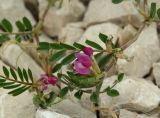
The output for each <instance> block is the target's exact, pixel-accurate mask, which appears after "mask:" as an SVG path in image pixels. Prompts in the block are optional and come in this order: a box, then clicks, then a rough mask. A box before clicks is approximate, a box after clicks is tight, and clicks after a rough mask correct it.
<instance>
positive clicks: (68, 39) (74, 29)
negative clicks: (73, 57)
mask: <svg viewBox="0 0 160 118" xmlns="http://www.w3.org/2000/svg"><path fill="white" fill-rule="evenodd" d="M81 25H82V23H70V24H68V25H67V26H66V27H64V28H63V29H62V32H61V33H60V35H59V40H60V41H64V42H65V43H68V44H73V43H74V42H77V41H79V40H80V38H81V36H82V34H83V32H84V30H83V29H82V26H81Z"/></svg>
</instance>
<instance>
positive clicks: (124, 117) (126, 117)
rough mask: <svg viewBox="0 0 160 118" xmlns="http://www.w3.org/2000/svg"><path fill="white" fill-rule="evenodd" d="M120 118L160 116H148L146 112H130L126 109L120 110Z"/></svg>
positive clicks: (153, 116) (151, 117) (154, 116)
mask: <svg viewBox="0 0 160 118" xmlns="http://www.w3.org/2000/svg"><path fill="white" fill-rule="evenodd" d="M119 118H158V116H157V115H152V116H147V115H144V114H137V113H135V112H130V111H128V110H125V109H121V110H120V115H119Z"/></svg>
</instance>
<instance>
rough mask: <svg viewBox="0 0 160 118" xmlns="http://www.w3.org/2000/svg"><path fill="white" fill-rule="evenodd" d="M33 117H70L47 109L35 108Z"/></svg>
mask: <svg viewBox="0 0 160 118" xmlns="http://www.w3.org/2000/svg"><path fill="white" fill-rule="evenodd" d="M35 118H71V117H69V116H66V115H63V114H59V113H56V112H53V111H49V110H40V109H39V110H37V112H36V117H35Z"/></svg>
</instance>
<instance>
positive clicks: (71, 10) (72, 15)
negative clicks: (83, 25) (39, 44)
mask: <svg viewBox="0 0 160 118" xmlns="http://www.w3.org/2000/svg"><path fill="white" fill-rule="evenodd" d="M39 3H40V5H39V11H40V17H41V16H42V14H43V12H44V9H45V7H46V5H47V3H46V1H44V0H39ZM84 11H85V7H84V5H83V4H82V3H81V2H79V1H78V0H71V1H70V2H69V1H68V0H64V1H63V4H62V7H61V8H57V7H52V8H51V9H50V10H49V11H48V13H47V15H46V18H45V22H44V31H45V32H46V33H47V34H48V35H50V36H58V35H59V33H60V32H61V30H62V28H63V27H64V26H65V25H66V24H67V23H70V22H75V21H78V20H80V19H81V17H82V15H83V13H84Z"/></svg>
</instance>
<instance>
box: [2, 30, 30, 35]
mask: <svg viewBox="0 0 160 118" xmlns="http://www.w3.org/2000/svg"><path fill="white" fill-rule="evenodd" d="M32 33H33V32H32V31H25V32H0V34H1V35H26V34H32Z"/></svg>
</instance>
